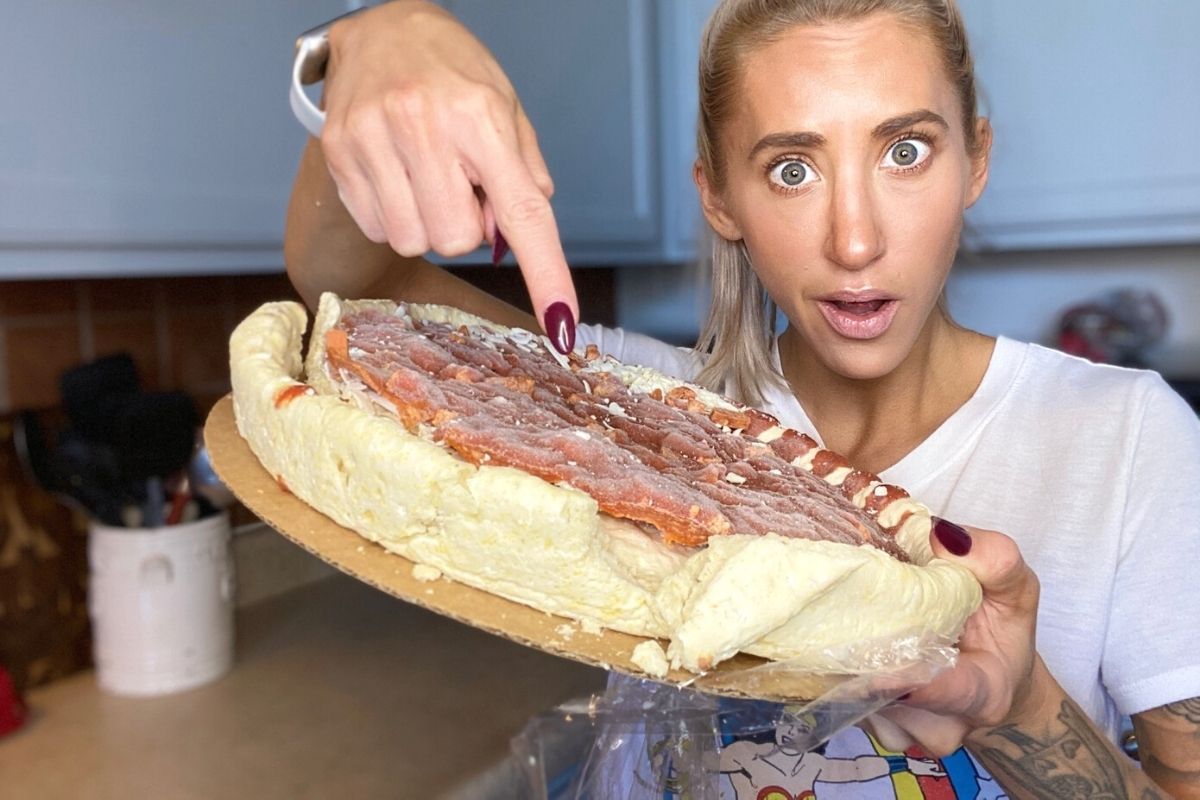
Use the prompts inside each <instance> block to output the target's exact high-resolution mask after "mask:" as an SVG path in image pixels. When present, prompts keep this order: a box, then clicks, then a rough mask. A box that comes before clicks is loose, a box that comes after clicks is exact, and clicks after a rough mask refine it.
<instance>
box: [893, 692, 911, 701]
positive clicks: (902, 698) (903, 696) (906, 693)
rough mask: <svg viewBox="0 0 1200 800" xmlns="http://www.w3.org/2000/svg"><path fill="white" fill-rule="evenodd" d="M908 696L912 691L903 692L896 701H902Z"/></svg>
mask: <svg viewBox="0 0 1200 800" xmlns="http://www.w3.org/2000/svg"><path fill="white" fill-rule="evenodd" d="M910 697H912V692H905V693H904V694H902V695H900V696H899V697H897V698H896V702H897V703H903V702H904V701H905V700H907V699H908V698H910Z"/></svg>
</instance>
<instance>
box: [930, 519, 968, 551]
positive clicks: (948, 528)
mask: <svg viewBox="0 0 1200 800" xmlns="http://www.w3.org/2000/svg"><path fill="white" fill-rule="evenodd" d="M933 535H934V536H936V537H937V538H938V541H939V542H941V543H942V547H944V548H946V549H947V550H949V551H950V554H951V555H955V556H965V555H966V554H967V553H969V552H971V534H969V533H967V532H966V530H965V529H963V527H962V526H961V525H955V524H954V523H953V522H950V521H949V520H945V519H942V518H941V517H934V518H933Z"/></svg>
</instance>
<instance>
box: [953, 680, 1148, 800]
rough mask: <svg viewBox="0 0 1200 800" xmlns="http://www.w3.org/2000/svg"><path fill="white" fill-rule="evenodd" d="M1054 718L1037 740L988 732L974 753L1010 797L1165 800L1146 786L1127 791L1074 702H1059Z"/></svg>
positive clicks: (1122, 773) (1009, 729)
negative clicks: (993, 774)
mask: <svg viewBox="0 0 1200 800" xmlns="http://www.w3.org/2000/svg"><path fill="white" fill-rule="evenodd" d="M1056 720H1057V721H1058V722H1059V723H1061V724H1060V725H1055V726H1052V727H1051V728H1050V729H1049V730H1047V731H1046V732H1045V734H1044V735H1041V736H1034V735H1031V733H1030V732H1029V731H1025V730H1018V729H1017V727H1016V726H1015V725H1003V726H1000V727H998V728H993V729H992V730H990V731H988V733H987V735H986V736H985V737H984V740H983V742H982V743H981V744H982V746H981V747H980V748H979V749H978V752H977V755H978V756H979V757H980V759H981V760H982V761H983V762H984V763H985V764H986V765H987V767H988V768H989V769H991V771H992V772H993V773H995V774H996V777H997V778H998V779H999V780H1000V782H1001V784H1002V785H1003V786H1004V787H1005V788H1006V789H1008V790H1009V791H1010V792H1011V793H1014V794H1015V795H1016V796H1023V797H1038V798H1042V797H1044V798H1096V799H1097V800H1127V798H1130V797H1137V798H1140V800H1165V798H1164V797H1163V795H1162V794H1160V793H1159V792H1158V791H1156V790H1155V789H1154V788H1153V787H1150V786H1147V787H1145V788H1143V789H1142V790H1141V791H1140V792H1138V791H1137V790H1136V789H1132V790H1131V788H1130V787H1129V785H1128V784H1127V782H1126V781H1127V778H1129V777H1130V773H1129V769H1128V768H1127V767H1126V766H1125V765H1124V764H1122V763H1121V761H1119V760H1118V759H1119V758H1120V756H1119V755H1118V753H1117V751H1116V749H1115V748H1113V747H1112V746H1111V745H1109V744H1108V742H1106V741H1105V740H1104V739H1103V737H1102V736H1101V735H1100V734H1099V733H1098V732H1097V731H1096V730H1095V728H1093V727H1092V724H1091V722H1090V721H1089V720H1088V718H1087V716H1085V715H1084V713H1083V711H1082V710H1080V708H1079V706H1077V705H1075V703H1073V702H1071V701H1070V700H1063V701H1062V705H1061V706H1060V707H1059V712H1058V715H1057V717H1056Z"/></svg>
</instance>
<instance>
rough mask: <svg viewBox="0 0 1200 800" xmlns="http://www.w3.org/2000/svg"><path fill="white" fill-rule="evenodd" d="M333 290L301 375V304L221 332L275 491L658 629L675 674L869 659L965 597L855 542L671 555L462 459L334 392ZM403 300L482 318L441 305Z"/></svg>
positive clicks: (943, 616)
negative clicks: (747, 662) (737, 659)
mask: <svg viewBox="0 0 1200 800" xmlns="http://www.w3.org/2000/svg"><path fill="white" fill-rule="evenodd" d="M345 302H347V301H339V300H338V299H337V298H336V297H334V296H333V295H325V296H324V297H322V300H321V305H320V308H319V310H318V315H317V321H316V325H315V326H314V327H315V334H314V336H313V337H312V340H313V342H314V345H313V346H312V347H311V348H310V354H309V359H308V370H307V376H306V375H305V372H304V371H303V370H302V367H303V363H302V359H301V349H302V341H303V335H304V331H305V327H306V322H307V316H306V314H305V311H304V308H303V307H302V306H300V305H299V304H296V303H268V304H266V305H264V306H262V307H261V308H260V309H258V310H257V311H255V312H253V313H252V314H251V315H250V316H249V317H247V318H246V319H245V320H244V321H243V322H242V323H241V324H240V325H239V326H238V327H237V329H236V330H235V331H234V333H233V336H232V338H231V341H230V359H231V374H232V382H233V400H234V412H235V416H236V419H237V424H238V430H239V432H240V433H241V435H242V436H243V438H245V439H246V441H247V442H248V444H249V445H250V447H251V449H252V450H253V451H254V453H255V455H256V456H257V457H258V459H259V461H260V462H261V463H262V464H263V466H264V467H265V468H266V469H267V470H268V471H269V472H270V473H271V474H272V475H274V476H275V477H276V479H277V480H278V481H279V482H280V484H281V485H282V486H284V487H285V488H287V490H289V491H291V492H293V493H294V494H295V495H296V496H297V497H299V498H300V499H302V500H304V501H305V502H306V503H308V504H309V505H311V506H313V507H315V508H316V509H318V510H319V511H321V512H323V513H324V514H326V515H327V516H329V517H330V518H332V519H333V520H334V521H336V522H338V523H339V524H341V525H343V526H345V527H347V528H350V529H352V530H355V531H357V532H358V533H359V534H361V535H362V536H364V537H365V538H367V539H369V540H371V541H374V542H378V543H379V544H380V545H382V546H383V547H385V548H387V549H388V550H391V551H393V552H396V553H399V554H401V555H403V556H405V557H406V558H409V559H411V560H413V561H415V562H418V563H421V564H427V565H429V566H431V567H434V568H436V569H438V570H440V571H441V572H442V573H443V574H444V575H445V576H447V577H449V578H451V579H453V580H457V581H460V582H462V583H464V584H467V585H470V586H473V587H476V588H479V589H483V590H486V591H489V592H492V593H494V594H497V595H500V596H502V597H505V598H508V599H510V600H514V601H516V602H520V603H524V604H526V605H529V606H532V607H534V608H537V609H540V610H543V611H546V612H549V613H553V614H557V615H561V616H564V617H568V618H571V619H576V620H580V621H583V622H585V623H589V624H595V625H600V626H603V627H608V628H612V629H614V630H619V631H623V632H626V633H631V634H635V635H640V636H649V637H655V638H661V639H668V640H670V646H669V648H668V651H667V654H668V657H669V658H670V660H671V662H672V664H673V665H674V666H677V667H679V666H681V667H683V668H686V669H690V670H693V671H702V670H704V669H708V668H710V667H712V666H715V664H717V663H719V662H720V661H722V660H724V659H726V658H728V657H730V656H732V655H733V654H734V653H736V652H738V651H739V650H742V651H746V652H749V653H752V654H755V655H761V656H765V657H768V658H772V659H777V660H778V659H786V660H787V661H788V662H789V664H790V665H792V666H794V667H795V668H797V669H804V670H811V671H813V672H842V673H845V672H850V673H853V672H861V671H865V670H871V669H876V668H879V666H880V665H881V663H885V662H886V660H887V655H888V654H887V653H886V652H884V653H881V652H879V647H878V646H875V647H872V648H866V650H864V648H863V643H865V642H872V643H881V642H882V643H887V642H892V641H900V640H907V641H911V640H912V639H913V638H919V639H921V640H922V641H928V640H930V638H931V637H932V638H933V639H934V640H937V641H941V642H944V643H949V642H952V641H954V640H955V639H956V638H957V636H958V634H959V632H960V630H961V627H962V624H963V622H964V621H965V619H966V617H967V616H968V615H969V614H970V613H971V612H972V611H973V610H974V609H975V608H976V607H977V606H978V604H979V602H980V597H981V595H980V590H979V586H978V583H977V582H976V581H975V580H974V578H973V577H972V576H971V575H970V573H968V572H967V571H966V570H965V569H963V568H961V567H958V566H956V565H953V564H950V563H948V562H945V561H942V560H938V559H933V560H929V559H928V558H927V557H925V558H921V557H920V555H921V554H919V553H914V556H917V559H916V560H918V563H923V565H922V566H918V565H917V564H904V563H901V562H899V561H897V560H896V559H894V558H891V557H890V556H888V555H887V554H886V553H883V552H881V551H879V550H876V549H875V548H872V547H868V546H862V547H853V546H850V545H844V544H838V543H831V542H810V541H805V540H799V539H784V538H781V537H777V536H773V535H768V536H745V535H733V536H723V537H714V539H712V540H710V543H709V545H708V546H707V547H706V548H704V549H702V550H699V551H695V552H682V551H679V550H677V549H673V548H668V547H665V546H663V545H660V544H658V543H656V542H653V541H652V540H650V539H649V538H648V537H646V536H645V535H643V534H642V533H641V532H640V531H639V530H637V529H636V528H634V527H633V526H631V525H628V524H625V523H623V522H622V521H620V520H615V519H613V518H611V517H608V516H607V515H604V514H602V513H600V512H599V511H598V508H597V506H596V503H595V501H594V500H592V498H590V497H588V496H587V495H585V494H583V493H581V492H579V491H576V490H574V489H571V488H569V487H562V486H555V485H552V484H549V483H546V482H545V481H542V480H541V479H539V478H536V477H534V476H531V475H528V474H525V473H523V472H521V471H519V470H515V469H511V468H507V467H494V466H486V465H485V466H480V467H475V466H473V465H471V464H468V463H466V462H464V461H462V460H461V459H459V458H458V457H456V456H455V455H453V454H452V453H450V452H448V451H447V450H445V449H443V448H442V447H440V446H438V445H436V444H434V443H432V442H429V441H426V440H424V439H422V438H420V437H418V436H413V435H411V434H409V433H408V432H407V431H405V430H404V428H403V426H401V425H400V424H399V423H398V422H397V421H396V420H394V419H392V418H389V417H387V416H380V415H377V414H373V413H371V412H370V411H369V410H365V409H363V408H360V407H359V406H358V405H356V404H355V403H353V402H350V401H349V400H347V399H343V398H341V397H339V396H338V395H337V394H336V387H335V386H334V384H333V383H332V382H330V381H329V380H328V378H327V377H326V376H325V374H324V370H323V369H322V368H321V366H320V365H321V364H323V361H324V358H323V354H322V352H321V347H320V342H321V340H322V338H323V337H322V336H321V335H320V334H321V332H322V331H323V330H325V329H327V328H328V327H329V326H331V325H333V324H335V323H336V321H337V319H338V318H339V317H340V314H341V311H342V305H343V303H345ZM354 302H369V303H383V304H384V306H385V307H390V308H394V307H395V306H394V304H391V303H388V302H387V301H354ZM410 311H411V312H412V313H415V314H422V315H428V317H429V318H439V319H445V320H451V319H453V320H454V321H456V322H461V323H462V324H485V325H487V326H488V327H492V328H497V327H498V326H495V325H494V324H492V323H487V322H485V321H483V320H479V319H478V318H475V317H471V316H469V315H463V314H462V312H458V311H456V310H454V309H447V308H445V307H438V306H427V307H415V306H414V307H410ZM661 377H662V379H664V380H666V381H671V382H673V383H675V384H679V382H678V381H674V379H670V378H667V377H666V376H661ZM910 502H911V501H910ZM917 505H919V504H915V503H914V506H917ZM921 508H923V507H921ZM919 528H920V524H916V525H909V524H907V523H906V524H905V526H904V531H903V533H904V535H905V536H906V537H907V538H910V539H921V538H922V537H923V538H924V540H927V538H928V514H927V512H926V513H925V515H924V527H923V531H921V530H919ZM898 538H899V537H898ZM919 543H920V545H922V546H924V547H926V549H927V544H925V542H924V541H920V542H919ZM901 544H902V546H906V549H909V550H910V552H913V550H912V549H911V548H909V547H908V543H906V542H904V541H903V540H902V539H901ZM925 562H927V563H925ZM883 647H884V648H885V649H886V645H883ZM901 655H902V653H900V652H899V651H897V656H901Z"/></svg>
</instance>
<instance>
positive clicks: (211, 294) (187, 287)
mask: <svg viewBox="0 0 1200 800" xmlns="http://www.w3.org/2000/svg"><path fill="white" fill-rule="evenodd" d="M282 299H297V297H296V294H295V292H294V290H293V289H292V287H291V284H290V283H289V282H288V280H287V277H286V276H285V275H283V274H278V275H247V276H222V277H211V278H112V279H95V280H74V281H67V280H58V281H14V282H8V283H0V413H4V412H9V411H15V410H19V409H24V408H50V407H53V406H57V405H58V404H59V388H58V381H59V376H60V375H61V374H62V372H63V371H64V370H66V369H68V368H70V367H72V366H75V365H77V364H81V363H83V362H86V361H90V360H92V359H94V358H98V357H100V356H105V355H111V354H113V353H117V352H126V353H129V354H130V355H131V356H132V357H133V359H134V363H136V364H137V368H138V373H139V375H140V377H141V380H142V384H143V386H144V387H145V388H146V389H148V390H179V391H184V392H188V393H189V394H191V395H192V396H193V397H195V398H196V400H197V402H198V403H199V404H200V406H201V409H202V410H207V408H208V407H209V406H211V404H212V402H213V401H215V400H216V399H217V398H218V397H220V396H221V395H223V394H224V393H225V392H227V391H229V361H228V342H229V334H230V333H231V332H232V331H233V327H234V325H236V324H237V321H238V320H240V319H241V318H242V317H243V316H245V314H246V313H248V312H249V311H250V310H252V309H253V308H255V307H256V306H258V305H259V304H260V303H262V302H264V301H266V300H282Z"/></svg>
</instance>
